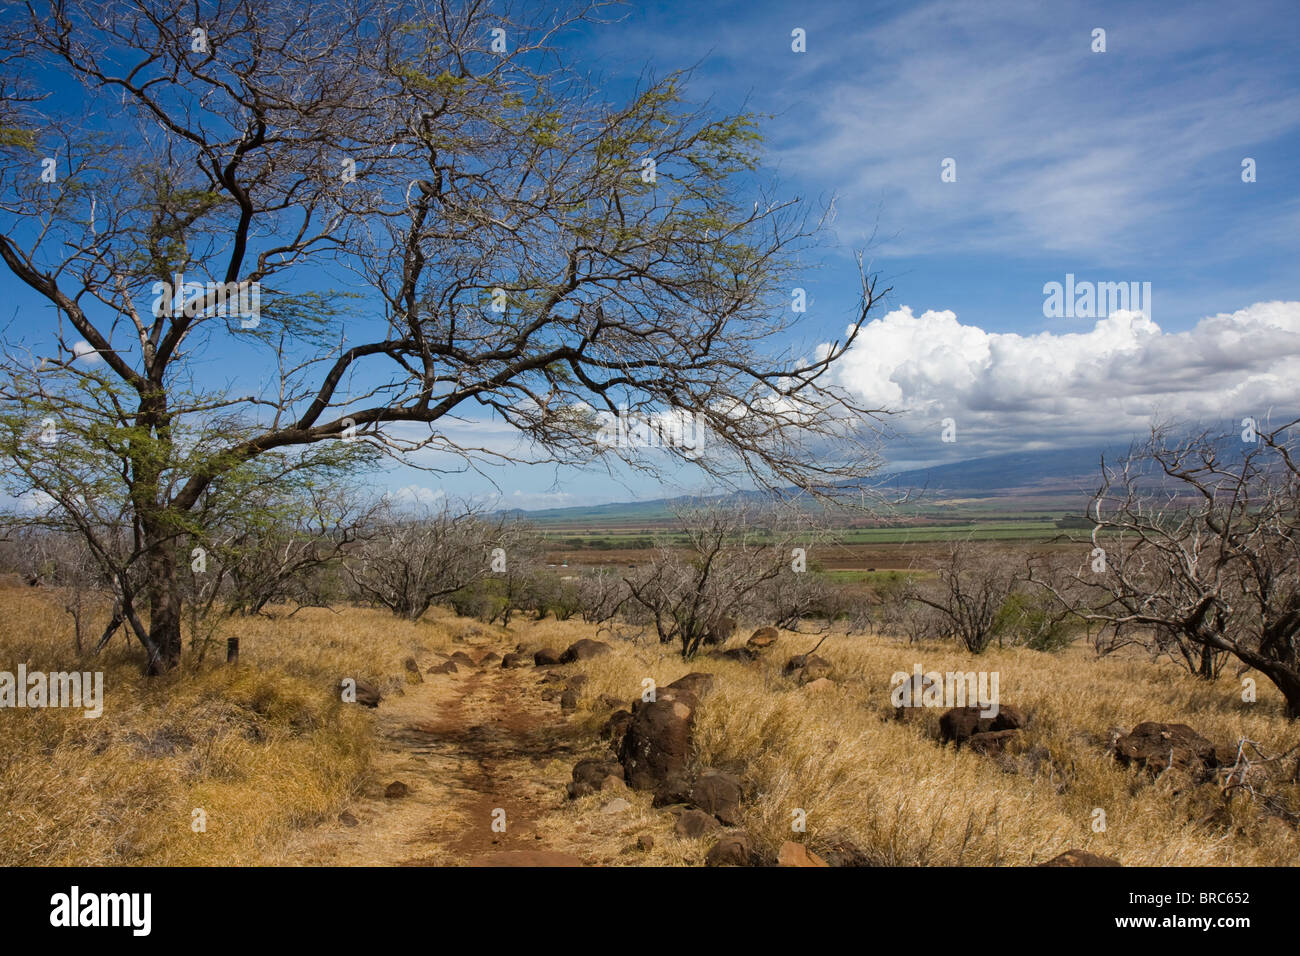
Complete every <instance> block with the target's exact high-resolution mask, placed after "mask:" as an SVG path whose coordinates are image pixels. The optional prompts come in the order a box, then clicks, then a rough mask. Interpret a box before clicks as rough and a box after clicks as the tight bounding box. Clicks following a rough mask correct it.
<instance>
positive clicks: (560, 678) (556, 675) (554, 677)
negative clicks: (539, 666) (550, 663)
mask: <svg viewBox="0 0 1300 956" xmlns="http://www.w3.org/2000/svg"><path fill="white" fill-rule="evenodd" d="M566 680H567V678H566V677H565V676H564V675H563V674H561V673H560V672H559V671H551V670H548V671H547V672H546V673H545V674H543V675H542V683H543V684H562V683H564V682H565V681H566Z"/></svg>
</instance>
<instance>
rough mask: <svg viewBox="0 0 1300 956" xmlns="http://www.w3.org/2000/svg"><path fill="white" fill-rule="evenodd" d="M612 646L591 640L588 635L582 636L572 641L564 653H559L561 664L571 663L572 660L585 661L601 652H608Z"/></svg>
mask: <svg viewBox="0 0 1300 956" xmlns="http://www.w3.org/2000/svg"><path fill="white" fill-rule="evenodd" d="M612 650H613V648H612V647H610V646H609V645H608V644H606V643H605V642H604V641H593V640H592V639H591V638H589V637H584V638H583V639H582V640H580V641H574V642H573V643H572V644H570V645H569V646H568V647H567V648H565V650H564V653H563V654H561V655H560V663H561V664H572V663H573V662H574V661H585V660H589V659H591V658H593V657H598V656H599V655H601V654H608V653H609V652H610V651H612Z"/></svg>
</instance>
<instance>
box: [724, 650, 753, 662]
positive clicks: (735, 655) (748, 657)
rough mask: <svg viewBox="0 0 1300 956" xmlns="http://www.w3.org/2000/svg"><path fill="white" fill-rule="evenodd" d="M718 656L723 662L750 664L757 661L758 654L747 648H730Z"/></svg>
mask: <svg viewBox="0 0 1300 956" xmlns="http://www.w3.org/2000/svg"><path fill="white" fill-rule="evenodd" d="M718 656H719V657H721V658H723V659H724V660H728V661H735V662H736V663H737V664H752V663H754V661H756V660H758V652H757V651H752V650H750V649H749V648H748V647H731V648H728V649H727V650H725V651H723V652H722V653H721V654H719V655H718Z"/></svg>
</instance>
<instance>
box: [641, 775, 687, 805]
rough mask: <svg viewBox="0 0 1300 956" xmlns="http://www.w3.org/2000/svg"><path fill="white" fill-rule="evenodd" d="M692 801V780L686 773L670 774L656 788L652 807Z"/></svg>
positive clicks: (651, 803)
mask: <svg viewBox="0 0 1300 956" xmlns="http://www.w3.org/2000/svg"><path fill="white" fill-rule="evenodd" d="M690 802H691V781H690V779H689V778H688V777H687V776H686V774H684V773H673V774H669V775H668V778H667V779H666V780H664V781H663V783H661V784H659V786H658V787H656V788H655V795H654V799H653V800H652V801H651V802H650V805H651V806H652V807H670V806H673V805H675V804H679V803H684V804H690Z"/></svg>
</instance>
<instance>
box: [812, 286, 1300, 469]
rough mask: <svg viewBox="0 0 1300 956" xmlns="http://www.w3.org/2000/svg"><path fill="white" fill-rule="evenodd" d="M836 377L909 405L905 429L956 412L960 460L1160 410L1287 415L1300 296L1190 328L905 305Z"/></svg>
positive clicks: (1136, 423)
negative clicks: (1024, 323) (985, 324)
mask: <svg viewBox="0 0 1300 956" xmlns="http://www.w3.org/2000/svg"><path fill="white" fill-rule="evenodd" d="M836 375H837V381H838V383H839V384H840V385H842V386H844V387H846V388H848V389H850V390H852V391H854V392H856V393H857V394H858V395H860V396H862V397H863V398H865V399H867V400H868V401H870V402H872V403H875V404H878V405H880V406H884V407H888V408H890V409H892V410H895V411H898V412H902V413H904V414H902V415H900V416H899V418H898V421H897V425H898V427H899V428H900V430H901V431H903V432H904V433H911V434H912V435H914V436H923V435H925V434H928V433H930V432H933V436H934V437H935V439H936V440H937V438H938V436H939V427H938V423H939V422H940V421H941V420H942V419H943V418H953V419H954V420H955V421H956V422H957V426H958V434H959V436H961V437H960V439H959V441H960V443H961V444H962V445H963V446H964V447H962V448H961V449H960V451H961V452H962V454H961V457H973V454H974V453H975V452H976V450H977V449H978V450H979V451H982V452H985V453H988V452H993V451H999V450H1005V449H1007V448H1012V447H1024V446H1025V444H1026V443H1029V442H1034V443H1042V442H1047V443H1049V444H1053V445H1060V446H1065V445H1070V444H1078V443H1082V442H1085V441H1096V440H1105V439H1113V438H1117V437H1127V436H1128V435H1131V434H1134V433H1139V432H1141V431H1143V430H1144V429H1145V428H1146V427H1147V426H1148V424H1149V423H1150V422H1151V420H1152V418H1153V417H1160V418H1171V419H1178V420H1184V421H1205V422H1210V421H1215V422H1217V421H1223V420H1226V419H1240V418H1241V417H1244V416H1247V415H1250V416H1253V417H1256V418H1263V417H1264V416H1266V415H1268V414H1269V413H1270V411H1271V412H1272V413H1273V414H1274V416H1275V417H1276V416H1277V415H1280V414H1285V413H1286V412H1288V411H1294V410H1296V409H1297V408H1298V407H1300V394H1297V391H1296V382H1297V381H1300V302H1260V303H1256V304H1254V305H1252V306H1249V307H1248V308H1245V309H1241V310H1239V311H1237V312H1232V313H1223V314H1219V315H1213V316H1209V317H1208V318H1204V319H1202V320H1201V321H1200V322H1198V323H1197V324H1196V325H1195V326H1194V327H1193V328H1191V329H1188V330H1187V331H1183V332H1166V331H1164V330H1163V329H1161V328H1160V326H1159V325H1158V324H1157V323H1155V322H1153V321H1152V320H1151V319H1149V318H1147V317H1146V316H1145V315H1143V314H1142V313H1139V312H1114V313H1111V314H1110V315H1109V316H1107V317H1105V318H1103V319H1100V320H1098V321H1097V322H1096V323H1095V324H1094V325H1093V327H1092V329H1091V330H1089V331H1086V332H1064V333H1055V332H1050V331H1047V332H1041V333H1038V334H1035V335H1020V334H1016V333H1000V332H986V331H985V330H984V329H981V328H979V327H978V326H975V325H964V324H962V322H961V321H960V320H959V319H958V318H957V316H956V314H955V313H953V312H951V311H929V312H925V313H923V314H921V315H920V316H917V315H914V314H913V312H912V310H911V309H910V308H907V307H904V308H901V309H898V310H896V311H894V312H890V313H889V314H887V315H885V316H883V317H882V318H879V319H876V320H875V321H873V322H871V323H870V324H868V325H867V326H865V327H864V328H863V331H862V333H861V334H860V336H859V338H858V340H857V341H856V342H855V343H854V345H853V347H852V348H851V349H850V350H849V351H848V353H847V354H846V355H845V356H844V358H843V360H842V361H841V362H840V363H839V365H838V367H837V369H836ZM968 440H969V442H973V443H974V445H972V444H968ZM952 450H953V451H958V449H952Z"/></svg>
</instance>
